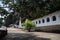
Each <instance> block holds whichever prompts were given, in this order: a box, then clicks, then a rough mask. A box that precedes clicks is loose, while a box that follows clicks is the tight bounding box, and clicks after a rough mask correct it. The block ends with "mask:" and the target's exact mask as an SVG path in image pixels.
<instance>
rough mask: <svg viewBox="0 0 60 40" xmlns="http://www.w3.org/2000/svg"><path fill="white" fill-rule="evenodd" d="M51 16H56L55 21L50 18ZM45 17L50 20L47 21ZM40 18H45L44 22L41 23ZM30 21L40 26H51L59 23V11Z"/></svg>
mask: <svg viewBox="0 0 60 40" xmlns="http://www.w3.org/2000/svg"><path fill="white" fill-rule="evenodd" d="M53 16H56V21H53V20H52V17H53ZM47 18H49V19H50V22H47V21H46V20H47ZM42 19H44V20H45V22H44V23H42ZM39 20H40V21H41V23H40V24H39ZM36 21H37V24H36ZM32 22H34V23H35V24H36V27H42V26H52V25H60V11H56V12H54V13H52V14H49V15H47V16H44V17H42V18H38V19H35V20H33V21H32Z"/></svg>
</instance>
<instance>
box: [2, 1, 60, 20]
mask: <svg viewBox="0 0 60 40" xmlns="http://www.w3.org/2000/svg"><path fill="white" fill-rule="evenodd" d="M15 2H16V3H15ZM3 3H5V5H9V6H8V7H9V9H11V10H13V11H14V12H18V13H19V15H20V16H21V17H22V18H28V19H36V18H39V17H43V16H45V15H47V14H50V13H52V12H54V11H56V10H60V0H3ZM12 15H13V14H12Z"/></svg>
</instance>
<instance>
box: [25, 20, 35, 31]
mask: <svg viewBox="0 0 60 40" xmlns="http://www.w3.org/2000/svg"><path fill="white" fill-rule="evenodd" d="M33 28H35V24H34V23H33V22H32V21H31V20H28V19H26V21H25V23H24V29H25V30H28V31H30V30H31V29H33Z"/></svg>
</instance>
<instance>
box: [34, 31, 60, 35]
mask: <svg viewBox="0 0 60 40" xmlns="http://www.w3.org/2000/svg"><path fill="white" fill-rule="evenodd" d="M35 31H36V32H48V33H57V34H60V30H51V31H43V30H35Z"/></svg>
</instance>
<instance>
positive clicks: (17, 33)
mask: <svg viewBox="0 0 60 40" xmlns="http://www.w3.org/2000/svg"><path fill="white" fill-rule="evenodd" d="M2 40H60V34H56V33H45V32H25V31H22V30H21V29H17V28H8V35H7V36H6V37H5V38H3V39H2Z"/></svg>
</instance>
